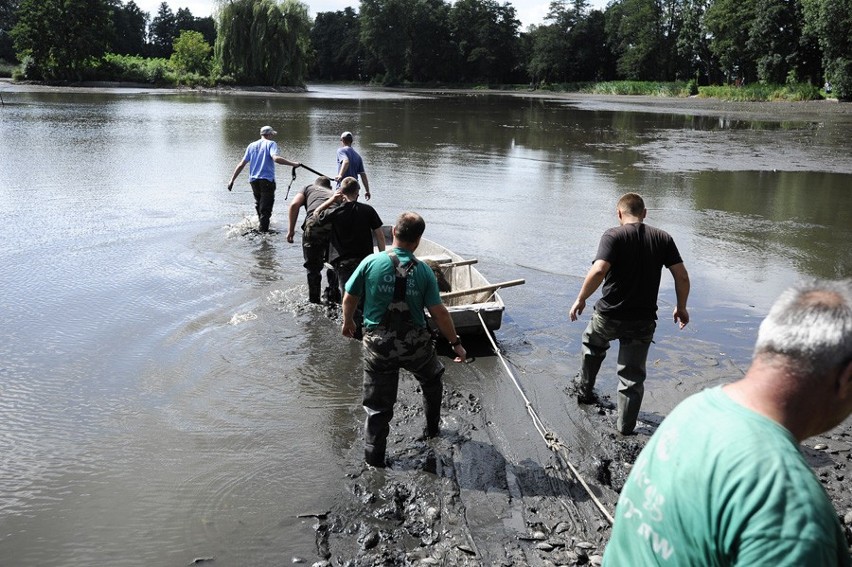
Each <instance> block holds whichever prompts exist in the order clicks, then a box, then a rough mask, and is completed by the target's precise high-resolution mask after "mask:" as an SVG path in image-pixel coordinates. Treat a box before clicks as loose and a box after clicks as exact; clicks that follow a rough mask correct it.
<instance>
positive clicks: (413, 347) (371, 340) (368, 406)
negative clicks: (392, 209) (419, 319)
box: [364, 252, 444, 467]
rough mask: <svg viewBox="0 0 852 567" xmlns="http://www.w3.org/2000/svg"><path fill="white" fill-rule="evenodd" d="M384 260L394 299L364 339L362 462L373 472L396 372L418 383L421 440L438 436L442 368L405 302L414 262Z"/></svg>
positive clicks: (381, 456)
mask: <svg viewBox="0 0 852 567" xmlns="http://www.w3.org/2000/svg"><path fill="white" fill-rule="evenodd" d="M387 254H388V256H389V257H390V259H391V261H392V262H393V266H394V291H393V298H392V299H391V301H390V303H389V304H388V307H387V309H386V310H385V314H384V315H383V316H382V321H381V323H379V325H378V326H377V327H376V328H375V329H373V330H371V331H368V332H367V333H366V334H365V336H364V344H365V346H366V347H367V348H365V349H364V350H365V360H364V409H365V410H366V412H367V420H366V423H365V431H364V442H365V443H364V459H365V461H366V462H367V464H369V465H372V466H375V467H383V466H385V451H386V448H387V437H388V433H389V432H390V420H391V418H392V417H393V406H394V404H395V403H396V397H397V389H398V386H399V369H400V368H405V369H406V370H408V371H409V372H411V373H412V374H413V375H414V378H415V379H416V380H417V381H418V382H419V383H420V387H421V391H422V393H423V411H424V413H425V415H426V427H425V428H424V430H423V436H424V437H427V438H428V437H435V436H437V435H438V434H439V432H440V430H439V423H440V419H441V397H442V395H443V382H442V380H441V377H442V376H443V374H444V366H443V364H441V362H440V361H439V360H438V358H437V356H436V355H435V350H434V347H433V346H432V338H431V335H430V334H429V332H428V331H427V330H426V329H424V328H422V327H418V326H417V325H416V324H415V323H414V319H413V318H412V313H411V309H410V308H409V306H408V302H407V301H406V294H407V291H408V275H409V274H410V273H411V272H412V270H414V269H415V267H416V266H417V264H418V263H419V261H418V260H417V259H416V258H413V257H412V259H411V261H410V262H409V263H408V264H406V265H405V266H401V265H400V261H399V258H398V257H397V256H396V254H394V253H393V252H388V253H387Z"/></svg>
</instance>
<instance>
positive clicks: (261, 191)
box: [228, 126, 302, 232]
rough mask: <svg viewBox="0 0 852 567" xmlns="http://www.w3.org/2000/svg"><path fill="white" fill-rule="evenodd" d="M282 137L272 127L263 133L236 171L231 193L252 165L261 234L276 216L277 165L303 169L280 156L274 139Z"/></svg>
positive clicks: (251, 179) (230, 184)
mask: <svg viewBox="0 0 852 567" xmlns="http://www.w3.org/2000/svg"><path fill="white" fill-rule="evenodd" d="M276 134H278V132H276V131H275V130H273V129H272V126H264V127H263V128H261V129H260V139H259V140H257V141H255V142H252V143H251V144H249V145H248V147H247V148H246V153H245V154H244V155H243V159H241V160H240V163H238V164H237V167H235V168H234V173H233V174H232V175H231V180H230V181H229V182H228V191H230V190H231V189H233V188H234V181H235V180H236V179H237V176H238V175H239V174H240V172H241V171H242V170H243V168H244V167H245V166H246V164H248V166H249V184H250V185H251V192H252V193H253V194H254V208H255V210H256V211H257V218H258V219H259V221H260V228H259V230H260V232H269V219H270V217H271V216H272V206H273V205H274V204H275V164H276V163H278V164H281V165H289V166H292V167H301V165H302V164H301V163H299V162H295V161H290V160H289V159H286V158H283V157H281V156H280V155H278V144H276V143H275V141H274V140H273V139H272V138H273V137H275V135H276Z"/></svg>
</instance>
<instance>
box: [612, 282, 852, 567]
mask: <svg viewBox="0 0 852 567" xmlns="http://www.w3.org/2000/svg"><path fill="white" fill-rule="evenodd" d="M850 413H852V280H844V281H838V282H810V283H805V284H800V285H798V286H796V287H794V288H791V289H789V290H787V291H786V292H784V293H783V294H782V295H781V297H780V298H779V299H778V300H777V301H776V302H775V304H774V305H773V307H772V309H771V310H770V312H769V315H768V316H767V317H766V319H765V320H764V321H763V323H762V324H761V325H760V330H759V331H758V337H757V343H756V345H755V354H754V359H753V361H752V364H751V366H750V367H749V369H748V372H746V374H745V376H744V377H743V378H742V379H740V380H739V381H737V382H734V383H732V384H727V385H725V386H721V387H717V388H713V389H710V390H705V391H703V392H701V393H699V394H695V395H693V396H691V397H689V398H688V399H686V400H685V401H684V402H682V403H681V404H680V405H678V407H677V408H675V409H674V410H673V411H672V413H671V414H670V415H669V416H668V417H667V418H666V419H665V420H664V421H663V423H662V425H660V427H659V429H658V430H657V431H656V432H655V433H654V435H653V436H652V437H651V439H650V440H649V441H648V444H647V445H646V446H645V448H644V449H643V450H642V453H641V454H640V455H639V458H638V459H637V460H636V464H635V465H634V467H633V469H632V470H631V472H630V475H629V476H628V478H627V481H626V482H625V485H624V488H623V490H622V491H621V495H620V497H619V499H618V506H617V508H616V513H615V525H614V526H613V530H612V537H611V538H610V541H609V543H608V545H607V548H606V551H605V553H604V560H603V564H604V566H605V567H613V566H623V565H630V566H633V565H637V566H645V565H677V566H684V565H685V566H693V565H694V566H699V565H700V566H705V565H713V566H724V565H742V566H762V565H766V566H770V565H771V566H772V567H777V566H780V565H789V566H796V567H803V566H814V567H816V566H820V567H822V566H828V565H831V566H835V565H840V566H849V565H850V555H849V547H848V544H847V542H846V539H845V537H844V534H843V529H842V528H841V526H840V523H839V522H838V519H837V512H836V511H835V510H834V508H833V506H832V504H831V501H830V500H829V499H828V496H827V495H826V493H825V491H824V490H823V488H822V486H821V485H820V483H819V480H818V479H817V478H816V476H815V475H814V473H813V471H812V470H811V468H810V467H809V466H808V464H807V462H806V461H805V459H804V457H803V456H802V454H801V452H800V451H799V443H801V442H802V441H803V440H804V439H807V438H808V437H811V436H813V435H818V434H820V433H823V432H825V431H828V430H830V429H832V428H833V427H835V426H837V425H838V424H840V423H842V422H843V421H844V420H845V419H846V418H847V417H848V416H849V414H850Z"/></svg>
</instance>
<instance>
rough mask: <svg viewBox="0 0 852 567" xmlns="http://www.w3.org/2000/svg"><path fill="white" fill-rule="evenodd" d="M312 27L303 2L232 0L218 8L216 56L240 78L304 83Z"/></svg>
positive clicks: (224, 68)
mask: <svg viewBox="0 0 852 567" xmlns="http://www.w3.org/2000/svg"><path fill="white" fill-rule="evenodd" d="M310 27H311V21H310V19H309V18H308V10H307V7H306V6H305V5H304V4H302V3H300V2H297V1H296V0H284V1H283V2H280V3H278V2H275V0H231V1H230V2H228V3H227V4H225V5H223V6H222V7H221V10H220V11H219V26H218V35H217V37H216V46H215V57H216V60H217V62H218V64H219V65H220V67H221V70H222V73H223V74H225V75H230V76H233V77H234V79H235V80H236V81H237V82H238V83H240V84H255V85H270V86H273V87H278V86H285V85H303V84H304V80H305V76H306V75H307V69H308V65H309V49H310V35H309V34H310Z"/></svg>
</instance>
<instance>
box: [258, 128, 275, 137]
mask: <svg viewBox="0 0 852 567" xmlns="http://www.w3.org/2000/svg"><path fill="white" fill-rule="evenodd" d="M277 133H278V132H276V131H275V130H273V129H272V126H264V127H263V128H261V129H260V135H261V136H268V135H269V134H272V135H273V136H274V135H275V134H277Z"/></svg>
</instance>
